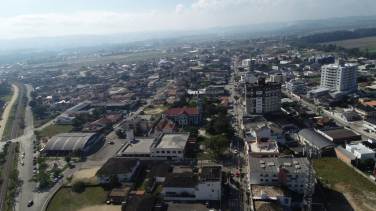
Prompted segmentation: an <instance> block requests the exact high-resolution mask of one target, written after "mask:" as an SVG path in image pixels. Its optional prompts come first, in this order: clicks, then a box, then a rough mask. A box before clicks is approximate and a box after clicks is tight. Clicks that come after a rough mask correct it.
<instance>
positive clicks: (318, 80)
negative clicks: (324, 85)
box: [311, 77, 321, 82]
mask: <svg viewBox="0 0 376 211" xmlns="http://www.w3.org/2000/svg"><path fill="white" fill-rule="evenodd" d="M311 80H314V81H317V82H320V81H321V77H317V78H311Z"/></svg>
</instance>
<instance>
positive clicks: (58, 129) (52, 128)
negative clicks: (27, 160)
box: [39, 125, 73, 137]
mask: <svg viewBox="0 0 376 211" xmlns="http://www.w3.org/2000/svg"><path fill="white" fill-rule="evenodd" d="M72 129H73V126H72V125H49V126H47V127H45V128H44V129H43V130H39V131H40V134H39V136H41V137H45V136H54V135H56V134H59V133H67V132H69V131H71V130H72Z"/></svg>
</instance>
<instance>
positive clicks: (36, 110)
mask: <svg viewBox="0 0 376 211" xmlns="http://www.w3.org/2000/svg"><path fill="white" fill-rule="evenodd" d="M32 111H33V114H34V115H36V116H38V117H42V116H43V115H44V113H45V112H46V111H47V108H46V107H45V106H37V107H35V108H33V109H32Z"/></svg>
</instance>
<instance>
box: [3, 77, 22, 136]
mask: <svg viewBox="0 0 376 211" xmlns="http://www.w3.org/2000/svg"><path fill="white" fill-rule="evenodd" d="M12 86H13V90H14V92H13V96H12V99H11V100H10V102H7V106H6V107H5V109H4V112H3V116H2V118H3V120H1V121H0V140H1V139H2V137H3V132H4V129H5V125H6V123H7V121H8V117H9V113H10V110H11V109H12V106H13V104H14V102H15V101H16V100H17V98H18V87H17V86H15V85H13V84H12Z"/></svg>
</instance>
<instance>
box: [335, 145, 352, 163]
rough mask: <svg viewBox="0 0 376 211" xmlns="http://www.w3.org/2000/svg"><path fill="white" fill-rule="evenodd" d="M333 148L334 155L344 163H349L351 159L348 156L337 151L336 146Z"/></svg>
mask: <svg viewBox="0 0 376 211" xmlns="http://www.w3.org/2000/svg"><path fill="white" fill-rule="evenodd" d="M334 150H335V151H336V155H337V157H338V158H339V159H341V160H342V161H344V162H345V163H347V164H351V159H350V158H349V157H347V156H346V155H345V154H343V153H342V152H341V151H339V150H338V149H337V148H334Z"/></svg>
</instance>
